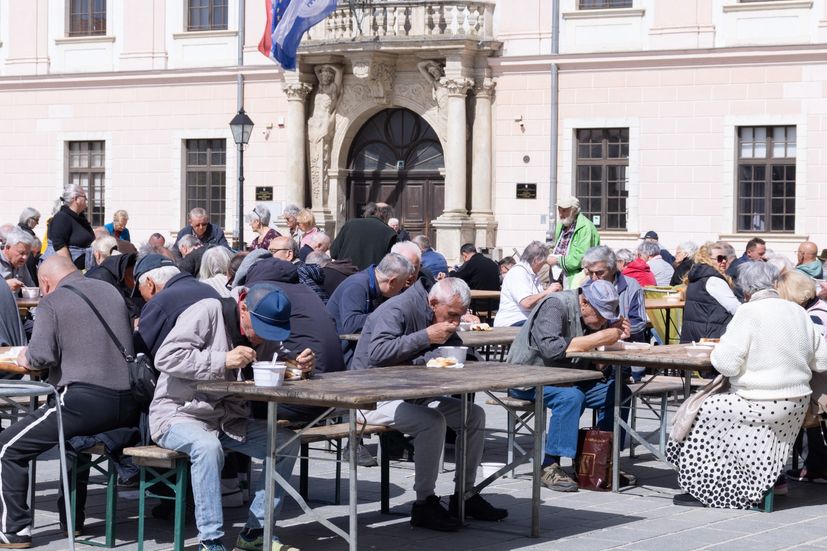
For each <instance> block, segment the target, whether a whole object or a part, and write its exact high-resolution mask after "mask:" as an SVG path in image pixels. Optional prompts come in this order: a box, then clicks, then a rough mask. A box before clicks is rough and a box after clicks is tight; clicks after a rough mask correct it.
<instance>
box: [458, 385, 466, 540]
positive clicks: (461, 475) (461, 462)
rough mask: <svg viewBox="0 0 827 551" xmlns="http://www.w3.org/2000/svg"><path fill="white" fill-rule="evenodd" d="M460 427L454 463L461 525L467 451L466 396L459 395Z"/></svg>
mask: <svg viewBox="0 0 827 551" xmlns="http://www.w3.org/2000/svg"><path fill="white" fill-rule="evenodd" d="M460 427H462V431H461V432H460V435H459V438H458V439H457V444H458V445H459V450H456V451H457V453H456V456H457V457H456V463H457V484H456V486H457V488H456V496H457V499H459V503H457V510H458V512H459V521H460V523H462V524H465V498H466V496H465V465H466V462H467V460H468V458H467V457H466V450H467V449H468V395H467V394H462V395H460Z"/></svg>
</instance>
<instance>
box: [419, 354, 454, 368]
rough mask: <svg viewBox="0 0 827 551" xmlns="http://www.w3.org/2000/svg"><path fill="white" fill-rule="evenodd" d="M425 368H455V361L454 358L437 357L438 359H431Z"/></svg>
mask: <svg viewBox="0 0 827 551" xmlns="http://www.w3.org/2000/svg"><path fill="white" fill-rule="evenodd" d="M426 365H427V367H456V366H457V360H456V359H455V358H446V357H444V356H439V357H438V358H431V359H430V360H428V363H427V364H426Z"/></svg>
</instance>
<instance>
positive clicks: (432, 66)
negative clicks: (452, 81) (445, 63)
mask: <svg viewBox="0 0 827 551" xmlns="http://www.w3.org/2000/svg"><path fill="white" fill-rule="evenodd" d="M417 68H418V69H419V72H420V73H422V76H423V77H425V80H426V81H428V84H429V85H430V88H431V95H432V96H433V98H434V101H435V102H436V106H437V109H439V110H440V111H443V110H444V109H445V108H446V107H447V105H448V103H447V99H448V90H446V88H445V71H444V70H443V68H442V65H441V64H439V63H437V62H436V61H433V60H428V61H422V62H420V63H418V64H417Z"/></svg>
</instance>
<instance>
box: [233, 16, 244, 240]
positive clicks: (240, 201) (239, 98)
mask: <svg viewBox="0 0 827 551" xmlns="http://www.w3.org/2000/svg"><path fill="white" fill-rule="evenodd" d="M244 4H245V0H238V61H237V65H238V67H237V68H236V112H241V111H242V110H243V109H244V75H243V74H242V68H243V67H244V23H245V21H244V8H245V5H244ZM243 147H244V145H239V146H238V167H237V168H238V173H237V174H236V176H237V178H236V181H237V182H238V189H237V190H236V215H237V216H236V226H235V228H236V229H235V235H236V244H237V247H238V250H239V251H243V250H244V151H243V149H242V148H243Z"/></svg>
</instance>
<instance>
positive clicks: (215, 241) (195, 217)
mask: <svg viewBox="0 0 827 551" xmlns="http://www.w3.org/2000/svg"><path fill="white" fill-rule="evenodd" d="M185 235H194V236H195V237H197V238H198V240H199V241H200V242H201V244H202V245H220V246H222V247H227V248H228V249H229V248H230V244H229V243H227V238H226V237H224V230H222V229H221V226H219V225H218V224H213V223H212V222H210V217H209V215H208V214H207V211H205V210H204V209H202V208H194V209H192V210H191V211H190V216H189V224H187V225H186V226H184V227H183V228H181V230H180V231H179V232H178V237H176V238H175V244H174V245H173V246H172V250H173V251H177V250H178V242H179V241H180V240H181V238H182V237H184V236H185Z"/></svg>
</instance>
